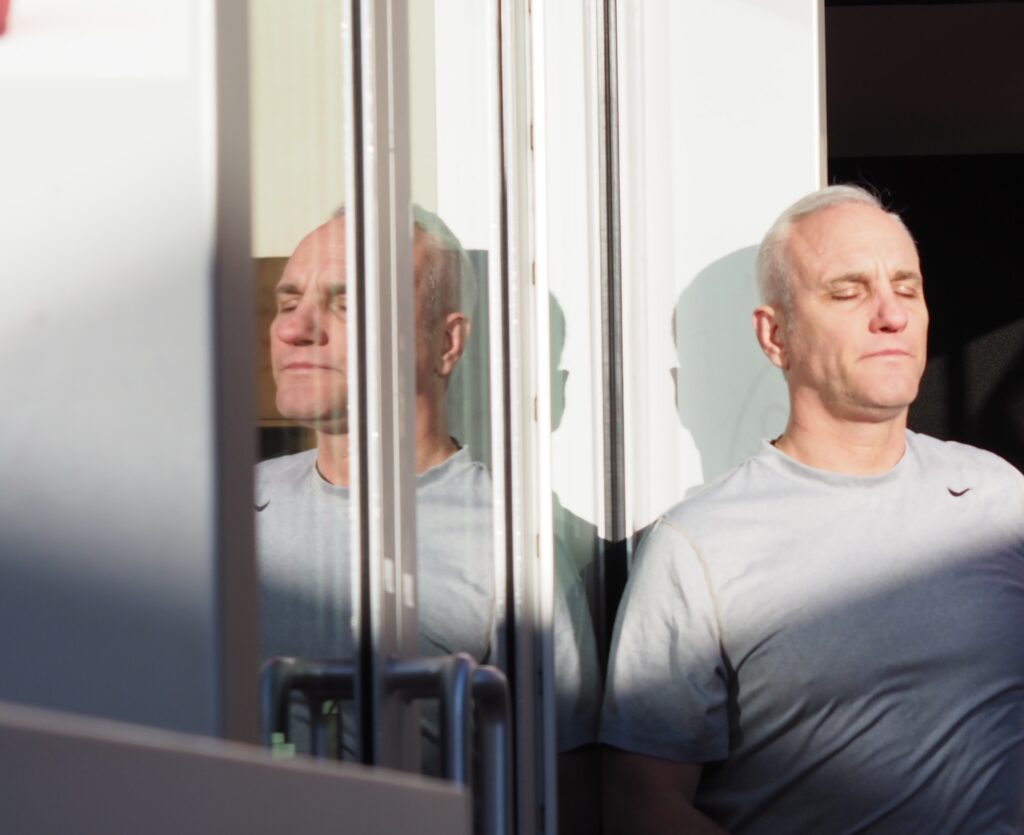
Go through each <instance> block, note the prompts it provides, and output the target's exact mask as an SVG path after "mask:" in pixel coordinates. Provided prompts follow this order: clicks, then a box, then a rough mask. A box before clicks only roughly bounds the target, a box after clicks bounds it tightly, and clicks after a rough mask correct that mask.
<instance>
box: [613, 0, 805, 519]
mask: <svg viewBox="0 0 1024 835" xmlns="http://www.w3.org/2000/svg"><path fill="white" fill-rule="evenodd" d="M618 14H619V50H620V51H619V73H620V124H621V125H622V131H621V143H622V145H621V190H622V203H623V218H622V227H623V236H622V245H623V288H624V309H625V323H624V327H625V343H626V352H625V357H624V362H625V366H624V379H625V383H626V388H625V405H626V409H627V414H626V420H627V443H628V447H627V480H628V482H629V495H628V499H629V503H630V505H631V507H630V508H629V512H630V514H631V521H632V525H633V527H634V528H635V529H640V528H642V527H644V526H645V525H647V524H649V523H650V522H651V521H652V520H653V519H654V518H655V517H656V516H657V515H658V514H659V513H661V512H662V511H664V510H665V509H666V508H668V507H669V506H670V505H672V504H674V503H676V502H678V501H679V500H680V499H682V498H683V496H684V494H685V493H686V491H687V490H688V489H689V488H691V487H693V486H695V485H698V484H700V483H702V482H704V481H708V480H711V479H714V478H715V477H717V476H718V475H720V474H721V473H723V472H725V471H726V470H728V469H729V468H730V467H731V466H733V465H734V464H736V463H738V462H739V461H741V460H742V459H743V458H745V457H746V456H747V455H748V454H749V453H750V452H751V451H753V450H754V449H755V448H756V446H757V444H758V443H759V441H760V439H761V438H762V437H766V436H767V437H771V436H773V435H775V434H777V433H778V432H779V431H781V429H782V427H783V425H784V422H785V417H786V414H787V406H786V396H785V389H784V385H783V381H782V378H781V375H779V374H778V372H777V371H775V370H774V369H772V368H771V367H769V366H768V364H767V362H766V361H765V360H764V359H763V357H761V355H760V352H759V350H758V348H757V345H756V342H755V340H754V336H753V330H752V328H751V326H750V313H751V311H752V310H753V308H754V307H755V306H756V304H757V299H756V293H755V290H754V280H753V258H754V252H755V249H756V246H757V244H758V243H759V242H760V239H761V237H762V235H763V234H764V232H765V231H766V230H767V228H768V226H769V225H770V223H771V221H772V220H773V219H774V217H775V216H776V215H777V214H778V213H779V212H780V211H781V210H782V209H783V208H784V207H785V206H786V205H788V204H789V203H790V202H792V201H793V200H795V199H796V198H797V197H799V196H800V195H802V194H804V193H806V192H808V191H811V190H813V189H814V188H816V187H818V186H819V185H820V184H821V181H822V172H823V164H824V162H823V154H824V149H823V147H822V144H821V133H822V126H823V118H824V114H823V112H822V108H821V99H822V96H821V89H820V83H821V82H820V72H819V69H820V68H819V61H820V60H821V58H820V55H819V45H820V14H821V8H820V2H819V0H759V2H756V3H754V2H748V0H686V2H675V1H673V2H669V0H620V2H619V4H618ZM674 368H677V369H678V371H676V372H673V369H674ZM673 373H675V374H676V375H677V377H678V379H679V386H678V389H679V390H678V394H677V392H676V390H675V389H676V386H675V385H674V383H673V376H672V375H673Z"/></svg>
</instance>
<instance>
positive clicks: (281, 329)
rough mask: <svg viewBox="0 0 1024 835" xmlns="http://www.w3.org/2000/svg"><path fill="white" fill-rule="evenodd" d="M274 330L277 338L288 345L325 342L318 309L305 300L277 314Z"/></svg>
mask: <svg viewBox="0 0 1024 835" xmlns="http://www.w3.org/2000/svg"><path fill="white" fill-rule="evenodd" d="M276 330H277V336H278V338H279V339H280V340H282V341H283V342H287V343H288V344H289V345H323V344H325V343H326V342H327V331H326V330H325V329H324V327H323V317H322V315H321V311H320V309H319V308H318V307H317V306H316V305H315V304H311V303H308V302H306V301H305V300H303V301H301V302H299V304H298V306H297V307H295V308H293V309H292V310H287V311H284V312H282V313H279V314H278V315H277V322H276Z"/></svg>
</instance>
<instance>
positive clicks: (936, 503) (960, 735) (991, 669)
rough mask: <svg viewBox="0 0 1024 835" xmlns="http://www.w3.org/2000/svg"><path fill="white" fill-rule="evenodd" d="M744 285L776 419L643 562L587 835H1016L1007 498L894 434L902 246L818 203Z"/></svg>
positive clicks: (828, 199)
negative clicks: (748, 286) (775, 396)
mask: <svg viewBox="0 0 1024 835" xmlns="http://www.w3.org/2000/svg"><path fill="white" fill-rule="evenodd" d="M758 280H759V283H760V288H761V292H762V301H763V304H762V305H761V306H760V307H758V308H757V310H755V312H754V328H755V331H756V335H757V339H758V342H759V343H760V345H761V348H762V349H763V350H764V353H765V355H766V356H767V357H768V359H769V361H770V362H772V363H773V364H774V365H776V366H777V367H778V368H780V369H781V370H782V372H783V374H784V375H785V378H786V382H787V386H788V390H789V397H790V417H789V421H788V423H787V426H786V428H785V431H784V432H783V434H782V435H781V436H780V437H779V438H777V439H776V440H775V441H773V442H770V443H769V442H765V443H764V444H763V446H762V448H761V450H760V451H759V453H758V454H756V455H755V456H754V457H753V458H751V459H750V460H748V461H747V462H745V463H744V464H742V465H740V466H739V467H738V468H736V469H735V470H733V471H732V472H731V473H728V474H726V475H725V476H723V477H722V478H720V479H718V480H717V481H715V482H713V483H712V484H710V485H709V486H707V487H705V488H704V489H703V490H702V491H700V492H699V493H698V494H696V495H695V496H693V497H692V498H690V499H689V500H687V501H685V502H683V503H682V504H681V505H678V506H677V507H676V508H674V509H673V510H671V511H670V512H669V513H667V514H666V515H665V516H664V517H662V518H661V519H660V520H659V521H658V522H657V523H656V525H655V526H654V527H653V529H652V531H651V532H650V534H649V535H648V536H647V538H646V539H645V541H644V543H643V544H642V546H641V549H640V553H639V554H638V557H637V561H636V565H635V568H634V571H633V576H632V577H631V579H630V583H629V587H628V589H627V592H626V595H625V598H624V600H623V606H622V610H621V612H620V616H619V622H618V623H617V625H616V635H615V639H614V647H613V653H612V661H611V667H610V670H609V679H608V685H607V697H606V701H605V706H604V714H603V718H602V733H601V735H602V739H603V740H604V741H605V742H606V743H608V744H610V745H612V746H615V748H616V749H618V750H615V751H612V752H611V753H610V754H609V757H608V763H607V774H606V776H607V796H608V804H607V813H608V823H609V830H610V831H612V832H630V833H642V832H698V833H701V832H707V833H716V832H717V833H720V832H723V831H725V832H733V833H771V835H780V834H781V833H845V832H851V833H852V832H872V833H909V832H927V833H945V832H949V833H979V835H980V833H994V832H1024V640H1022V636H1024V477H1022V476H1021V474H1020V473H1018V472H1017V471H1016V470H1015V469H1013V468H1012V467H1011V466H1010V465H1009V464H1007V463H1006V462H1004V461H1003V460H1002V459H1000V458H998V457H996V456H995V455H992V454H990V453H987V452H983V451H981V450H978V449H974V448H972V447H967V446H964V445H961V444H956V443H943V442H940V441H937V440H935V439H932V438H929V437H926V436H923V435H918V434H915V433H913V432H909V431H908V430H907V429H906V423H907V410H908V407H909V405H910V403H911V402H912V401H913V400H914V398H915V397H916V395H917V390H918V384H919V381H920V378H921V374H922V372H923V370H924V365H925V357H926V330H927V325H928V311H927V308H926V306H925V301H924V287H923V283H922V277H921V270H920V265H919V263H918V256H917V251H916V248H915V245H914V242H913V240H912V239H911V237H910V235H909V233H908V232H907V230H906V228H905V227H904V225H903V223H902V222H901V221H900V219H899V218H898V217H896V216H895V215H893V214H890V213H887V212H886V211H884V210H883V209H882V207H881V205H880V204H879V203H878V201H877V200H876V199H875V198H874V197H873V196H872V195H870V194H868V193H866V192H864V191H862V190H860V189H856V188H852V187H845V186H832V187H829V188H826V189H824V190H822V191H820V192H817V193H815V194H812V195H810V196H808V197H806V198H804V199H803V200H800V201H799V202H797V203H796V204H795V205H793V206H792V207H790V208H789V209H787V210H786V211H785V212H784V213H783V214H782V216H781V217H780V218H779V219H778V221H776V223H775V224H774V225H773V226H772V228H771V229H770V230H769V232H768V234H767V235H766V237H765V239H764V242H763V243H762V245H761V248H760V251H759V253H758Z"/></svg>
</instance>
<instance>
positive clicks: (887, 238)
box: [790, 203, 918, 272]
mask: <svg viewBox="0 0 1024 835" xmlns="http://www.w3.org/2000/svg"><path fill="white" fill-rule="evenodd" d="M790 251H791V254H792V255H793V256H795V257H796V259H797V260H798V261H800V262H803V263H804V264H805V266H808V267H815V268H816V271H821V270H825V271H829V272H831V271H833V270H841V271H843V270H848V269H851V270H852V269H856V268H857V266H858V265H859V264H862V263H863V264H865V265H866V264H867V263H875V262H878V261H880V260H883V261H885V262H898V264H899V266H900V268H902V269H911V268H916V266H917V263H918V255H917V247H916V246H915V244H914V241H913V239H912V238H911V237H910V234H909V233H908V232H907V230H906V228H905V227H904V226H903V224H901V223H900V222H899V221H898V220H897V219H896V218H895V217H893V216H892V215H890V214H889V213H887V212H885V211H883V210H881V209H878V208H875V207H874V206H869V205H865V204H857V203H851V204H844V205H840V206H834V207H832V208H829V209H826V210H824V211H821V212H818V213H817V214H815V215H812V216H811V217H807V218H803V219H801V220H799V221H797V222H796V223H794V224H793V229H792V232H791V234H790ZM894 265H895V264H893V266H894Z"/></svg>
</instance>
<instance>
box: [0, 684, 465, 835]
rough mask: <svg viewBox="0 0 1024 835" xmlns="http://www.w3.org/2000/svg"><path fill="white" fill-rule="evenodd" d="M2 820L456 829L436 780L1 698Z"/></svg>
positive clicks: (459, 823)
mask: <svg viewBox="0 0 1024 835" xmlns="http://www.w3.org/2000/svg"><path fill="white" fill-rule="evenodd" d="M0 773H2V774H3V775H4V790H3V791H2V792H0V820H3V822H4V829H5V831H9V832H17V833H18V835H52V833H56V832H97V833H99V832H118V833H120V832H125V833H128V832H132V833H135V832H139V833H141V832H145V833H147V835H180V833H185V832H187V833H190V835H222V834H223V833H235V832H245V833H247V835H278V833H282V832H302V833H303V835H317V834H318V833H322V835H332V833H337V832H358V833H360V835H391V833H395V832H420V833H425V835H426V834H427V833H438V835H441V833H443V835H460V833H465V832H469V802H468V801H469V796H468V794H467V793H466V791H465V790H464V789H463V788H462V787H461V786H457V785H455V784H451V783H442V782H441V781H439V780H429V779H426V778H420V777H416V776H413V775H408V774H399V773H397V772H388V771H385V770H383V769H373V768H365V767H362V766H359V765H355V764H350V763H327V762H324V763H317V762H312V761H301V760H284V761H282V760H275V759H273V758H272V757H271V755H270V754H269V753H268V752H266V751H263V750H261V749H258V748H253V747H248V746H243V745H238V744H232V743H224V742H218V741H214V740H208V739H202V738H198V737H193V736H188V735H185V734H172V733H168V732H160V731H154V730H151V729H147V728H140V727H137V726H132V725H127V724H123V723H116V722H109V721H99V720H95V719H85V718H82V717H76V716H71V715H69V714H62V713H54V712H50V711H39V710H33V709H26V708H23V707H18V706H14V705H8V704H4V703H0Z"/></svg>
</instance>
